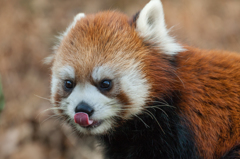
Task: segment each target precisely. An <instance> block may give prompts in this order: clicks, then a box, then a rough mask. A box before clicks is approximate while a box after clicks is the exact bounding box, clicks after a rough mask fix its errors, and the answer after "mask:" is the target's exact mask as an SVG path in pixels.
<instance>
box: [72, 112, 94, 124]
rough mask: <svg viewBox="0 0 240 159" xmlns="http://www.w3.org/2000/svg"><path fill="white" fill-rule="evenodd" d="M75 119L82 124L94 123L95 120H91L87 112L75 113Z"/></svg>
mask: <svg viewBox="0 0 240 159" xmlns="http://www.w3.org/2000/svg"><path fill="white" fill-rule="evenodd" d="M74 121H75V123H77V124H79V125H80V126H89V125H91V124H92V123H93V120H90V119H89V117H88V114H86V113H76V114H75V115H74Z"/></svg>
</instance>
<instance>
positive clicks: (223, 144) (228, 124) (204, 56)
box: [176, 47, 240, 158]
mask: <svg viewBox="0 0 240 159" xmlns="http://www.w3.org/2000/svg"><path fill="white" fill-rule="evenodd" d="M186 48H187V50H188V51H186V52H183V53H180V54H178V55H177V56H176V63H177V65H178V66H177V70H176V72H177V74H178V75H179V78H181V80H182V83H179V84H178V86H177V87H179V88H178V90H180V91H181V100H180V103H179V106H180V109H181V112H180V113H181V115H182V117H183V118H185V119H186V123H185V124H187V125H189V127H190V128H191V129H192V130H193V132H194V135H195V140H196V142H197V145H198V146H197V147H198V149H199V152H200V153H201V154H202V155H203V157H204V158H212V157H210V156H214V157H215V158H219V157H221V156H222V155H223V154H224V153H226V152H227V151H229V150H230V149H231V148H232V147H234V146H236V145H237V144H239V143H240V55H239V54H237V53H230V52H223V51H204V50H199V49H195V48H191V47H186ZM214 154H215V155H214Z"/></svg>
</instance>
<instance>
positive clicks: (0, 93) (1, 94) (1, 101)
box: [0, 77, 4, 112]
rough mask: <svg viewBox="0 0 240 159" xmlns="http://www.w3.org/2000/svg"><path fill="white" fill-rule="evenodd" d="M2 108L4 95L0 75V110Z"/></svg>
mask: <svg viewBox="0 0 240 159" xmlns="http://www.w3.org/2000/svg"><path fill="white" fill-rule="evenodd" d="M3 108H4V96H3V90H2V83H1V77H0V112H1V111H2V110H3Z"/></svg>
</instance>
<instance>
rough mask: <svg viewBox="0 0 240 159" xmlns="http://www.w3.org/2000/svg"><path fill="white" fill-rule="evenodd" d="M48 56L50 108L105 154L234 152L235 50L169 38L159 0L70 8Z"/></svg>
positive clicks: (226, 157) (210, 157)
mask: <svg viewBox="0 0 240 159" xmlns="http://www.w3.org/2000/svg"><path fill="white" fill-rule="evenodd" d="M52 63H53V64H52V82H51V85H52V86H51V100H52V103H53V105H54V107H55V108H54V109H55V110H56V114H58V115H59V116H62V117H63V118H64V119H65V120H66V121H67V122H68V123H69V124H70V125H71V126H72V127H73V129H74V130H76V132H77V133H78V134H79V135H94V136H96V138H97V139H98V140H99V141H100V142H101V143H102V144H103V146H104V148H105V150H104V154H105V158H109V159H160V158H161V159H202V158H204V159H219V158H221V159H230V158H231V159H233V158H240V54H237V53H230V52H224V51H205V50H199V49H196V48H192V47H189V46H185V45H181V44H179V43H177V42H176V40H175V39H174V38H173V37H171V36H170V35H169V33H168V30H167V28H166V26H165V20H164V13H163V8H162V4H161V2H160V0H151V1H150V2H149V3H148V4H147V5H146V6H145V7H144V8H143V9H142V10H141V11H140V12H139V13H137V14H136V16H134V17H133V18H128V17H127V16H126V15H124V14H122V13H119V12H115V11H105V12H100V13H97V14H94V15H85V14H83V13H80V14H78V15H77V16H76V17H75V18H74V21H73V23H72V24H71V25H70V26H69V27H68V28H67V30H66V31H65V32H64V33H63V34H62V36H61V37H60V42H59V44H58V45H57V46H56V47H55V53H54V54H53V56H52Z"/></svg>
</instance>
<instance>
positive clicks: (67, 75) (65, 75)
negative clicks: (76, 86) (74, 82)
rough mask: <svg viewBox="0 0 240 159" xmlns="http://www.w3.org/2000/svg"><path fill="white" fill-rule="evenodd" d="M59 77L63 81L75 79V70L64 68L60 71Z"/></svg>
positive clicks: (69, 67)
mask: <svg viewBox="0 0 240 159" xmlns="http://www.w3.org/2000/svg"><path fill="white" fill-rule="evenodd" d="M58 76H59V77H60V78H61V79H75V70H74V68H73V67H72V66H69V65H67V66H64V67H62V68H61V69H59V71H58Z"/></svg>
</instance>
